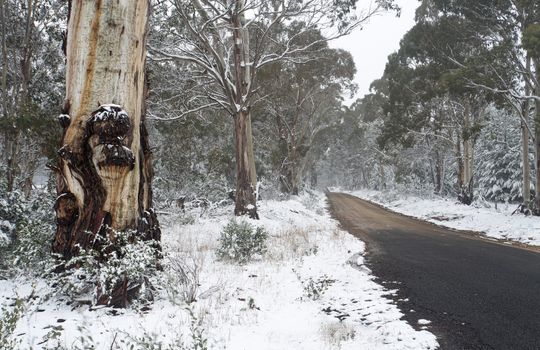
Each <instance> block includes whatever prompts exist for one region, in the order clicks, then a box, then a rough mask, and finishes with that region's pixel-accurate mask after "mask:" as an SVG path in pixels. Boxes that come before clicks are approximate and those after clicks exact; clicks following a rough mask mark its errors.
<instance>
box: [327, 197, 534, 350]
mask: <svg viewBox="0 0 540 350" xmlns="http://www.w3.org/2000/svg"><path fill="white" fill-rule="evenodd" d="M328 200H329V203H330V208H331V212H332V215H333V216H334V218H336V219H337V220H339V221H340V223H341V226H342V227H343V228H344V229H345V230H347V231H349V232H350V233H352V234H353V235H355V236H357V237H359V238H361V239H362V240H364V241H366V243H367V247H368V255H367V262H368V265H369V267H370V268H371V269H372V270H373V273H374V275H375V276H376V277H377V278H378V279H379V282H382V283H383V284H384V285H385V286H387V287H388V288H390V289H398V292H397V295H396V297H395V299H396V301H397V302H398V305H399V306H400V308H401V310H402V311H403V312H404V313H405V314H406V316H405V318H406V319H407V320H408V321H409V322H410V323H411V324H412V325H416V324H417V322H418V320H419V319H428V320H430V321H432V323H431V324H430V325H429V330H430V331H431V332H433V333H434V334H435V335H437V337H438V340H439V343H440V345H441V349H460V350H461V349H501V350H521V349H535V350H536V349H540V254H539V253H537V252H534V251H532V250H528V249H524V248H519V247H513V246H509V245H507V244H501V243H498V242H493V241H490V240H486V239H482V238H479V237H478V236H477V235H474V234H471V233H462V232H457V231H453V230H449V229H445V228H441V227H439V226H436V225H433V224H430V223H427V222H423V221H419V220H416V219H413V218H410V217H406V216H403V215H401V214H397V213H394V212H391V211H389V210H386V209H384V208H381V207H379V206H377V205H374V204H372V203H369V202H366V201H363V200H360V199H358V198H356V197H353V196H350V195H346V194H341V193H329V194H328ZM411 310H412V311H411Z"/></svg>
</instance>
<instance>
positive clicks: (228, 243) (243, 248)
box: [217, 219, 268, 264]
mask: <svg viewBox="0 0 540 350" xmlns="http://www.w3.org/2000/svg"><path fill="white" fill-rule="evenodd" d="M267 239H268V233H267V232H266V230H265V229H264V228H263V227H257V228H254V227H253V225H251V224H250V223H248V222H245V221H241V222H237V221H236V220H234V219H233V220H231V222H229V223H228V224H227V226H225V228H224V229H223V231H222V232H221V237H220V238H219V247H218V250H217V255H218V257H219V258H221V259H228V260H232V261H235V262H238V263H240V264H245V263H247V262H248V261H250V260H251V258H252V257H253V256H254V255H262V254H264V253H265V252H266V249H267V246H266V240H267Z"/></svg>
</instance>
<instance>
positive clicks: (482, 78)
mask: <svg viewBox="0 0 540 350" xmlns="http://www.w3.org/2000/svg"><path fill="white" fill-rule="evenodd" d="M539 6H540V5H539V4H538V2H537V1H531V0H517V1H510V0H502V1H501V0H482V1H475V2H468V1H453V2H449V1H442V0H424V1H423V2H422V6H421V8H420V11H419V12H421V13H422V14H423V15H424V16H428V17H431V18H434V17H436V16H438V15H437V14H440V13H443V14H444V15H445V16H459V17H460V18H463V20H464V21H467V22H469V23H473V24H474V27H475V28H476V29H475V30H474V31H469V35H470V38H471V39H472V40H474V41H477V42H480V45H478V47H481V46H482V45H484V47H487V48H489V50H484V51H485V52H487V51H489V52H488V54H484V55H479V56H478V59H477V62H473V64H471V62H464V61H461V60H459V59H456V60H455V61H454V62H455V63H456V64H458V65H460V66H461V67H462V68H463V69H464V70H466V69H469V70H470V69H471V68H474V67H476V70H477V72H478V67H479V66H480V65H482V69H481V72H478V73H481V74H475V75H473V76H469V77H467V76H464V77H463V78H464V80H466V81H467V82H468V85H469V86H471V87H474V88H477V89H482V90H485V91H488V92H489V93H491V94H494V95H497V96H499V97H498V99H499V100H500V101H498V105H499V106H503V107H505V108H511V109H513V111H514V112H513V113H514V114H515V115H517V117H518V118H519V119H518V121H519V122H520V124H521V134H522V135H521V138H522V147H521V149H522V164H523V171H522V174H523V176H522V178H523V185H522V196H523V201H524V205H525V206H530V204H531V203H530V201H529V198H530V196H529V194H530V163H529V140H530V139H532V140H533V141H535V140H537V139H538V137H539V135H540V134H537V135H535V133H537V132H538V130H540V127H538V126H537V125H534V127H533V126H532V125H531V123H530V116H531V111H532V108H531V107H532V105H533V104H534V100H537V96H538V93H537V92H536V93H535V91H538V90H539V89H538V85H537V81H538V80H537V79H535V77H534V74H535V71H534V66H535V64H534V62H532V61H534V54H533V52H534V49H532V48H531V47H528V46H527V43H528V34H527V33H529V32H530V31H533V32H534V25H535V23H538V21H539V20H540V17H539V13H540V11H539ZM533 37H534V35H533ZM531 62H532V64H531ZM496 99H497V98H496ZM501 102H503V103H501ZM534 124H537V122H536V121H535V122H534ZM536 144H537V146H536V147H537V150H536V152H535V157H536V159H537V162H538V157H537V155H538V150H539V149H538V142H536ZM539 180H540V175H539V174H538V172H537V179H536V182H537V183H538V182H539ZM536 191H537V193H536V194H537V195H536V198H537V202H536V204H535V207H539V205H540V200H538V198H539V194H540V192H539V189H538V186H536Z"/></svg>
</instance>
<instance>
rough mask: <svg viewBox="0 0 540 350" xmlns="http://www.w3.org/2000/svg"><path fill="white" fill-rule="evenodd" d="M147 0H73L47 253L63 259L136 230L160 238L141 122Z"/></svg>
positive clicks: (143, 96)
mask: <svg viewBox="0 0 540 350" xmlns="http://www.w3.org/2000/svg"><path fill="white" fill-rule="evenodd" d="M148 11H149V3H148V1H146V0H140V1H132V0H95V1H88V0H73V1H71V3H70V12H69V13H70V15H69V22H68V32H67V33H68V35H67V42H66V45H65V49H66V56H67V67H66V101H65V108H64V114H63V115H61V116H60V117H59V121H60V123H61V125H62V126H63V128H64V134H63V138H62V147H61V149H60V151H59V155H60V164H59V176H58V184H57V190H58V194H59V197H58V199H57V201H56V204H55V210H56V214H57V224H58V225H57V231H56V235H55V239H54V243H53V252H54V253H57V254H59V255H60V256H61V257H62V258H63V259H65V260H69V259H70V258H72V257H74V256H77V255H78V254H79V252H80V251H81V249H84V250H87V249H92V248H94V249H96V247H94V242H96V236H97V235H102V236H107V237H108V238H109V239H110V240H111V241H113V242H114V235H115V232H117V231H125V230H136V231H137V234H138V236H139V237H140V238H141V239H145V240H150V239H154V240H159V239H160V229H159V224H158V221H157V218H156V215H155V213H154V212H153V210H152V190H151V180H152V165H151V152H150V147H149V144H148V133H147V131H146V128H145V125H144V114H145V98H146V94H147V92H146V81H145V61H146V33H147V17H148Z"/></svg>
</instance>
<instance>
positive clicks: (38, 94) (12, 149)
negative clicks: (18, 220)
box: [0, 0, 67, 196]
mask: <svg viewBox="0 0 540 350" xmlns="http://www.w3.org/2000/svg"><path fill="white" fill-rule="evenodd" d="M66 10H67V6H66V4H65V3H64V2H63V1H56V0H45V1H36V0H24V1H21V0H17V1H13V0H2V1H0V45H1V48H0V54H1V59H0V130H1V135H0V153H1V156H0V157H1V163H0V178H2V179H5V183H4V184H3V185H5V186H6V187H7V190H8V191H12V190H15V189H20V190H23V191H24V193H25V194H26V195H27V196H28V195H29V194H30V191H31V190H32V186H33V177H34V175H35V172H36V169H37V168H38V166H39V165H40V164H42V163H43V158H44V156H46V157H48V158H53V157H54V152H55V150H54V147H52V146H51V145H52V144H53V143H54V140H55V139H57V137H58V133H57V132H56V128H55V124H54V122H53V120H52V118H50V117H49V116H50V114H51V113H54V112H53V111H54V110H55V109H56V107H57V106H59V105H60V104H61V99H62V97H61V96H62V87H63V71H62V69H63V58H62V53H61V42H62V27H61V22H62V16H63V14H64V13H65V11H66ZM52 13H54V14H56V15H57V16H53V15H51V14H52Z"/></svg>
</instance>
